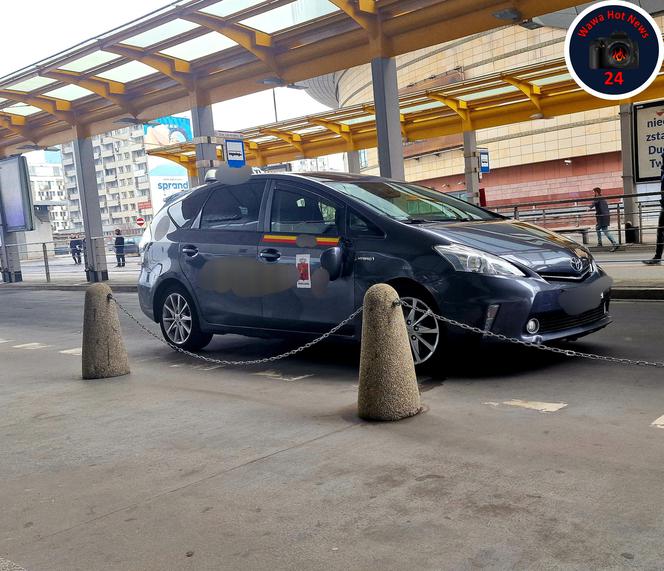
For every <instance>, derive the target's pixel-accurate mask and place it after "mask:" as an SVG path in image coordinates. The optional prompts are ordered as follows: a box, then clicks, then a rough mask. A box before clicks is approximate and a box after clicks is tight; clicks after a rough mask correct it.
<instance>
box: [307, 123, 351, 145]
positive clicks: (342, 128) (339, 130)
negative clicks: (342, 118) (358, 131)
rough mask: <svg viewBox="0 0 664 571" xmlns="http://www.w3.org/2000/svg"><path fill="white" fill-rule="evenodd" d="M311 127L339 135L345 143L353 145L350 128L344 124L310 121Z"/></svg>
mask: <svg viewBox="0 0 664 571" xmlns="http://www.w3.org/2000/svg"><path fill="white" fill-rule="evenodd" d="M309 122H310V123H311V124H313V125H318V126H319V127H324V128H325V129H327V130H328V131H331V132H332V133H334V134H336V135H339V136H340V137H341V138H342V139H343V140H344V141H346V143H349V144H351V145H352V144H353V135H352V134H351V131H350V127H349V126H348V125H345V124H344V123H335V122H334V121H326V120H325V119H310V121H309Z"/></svg>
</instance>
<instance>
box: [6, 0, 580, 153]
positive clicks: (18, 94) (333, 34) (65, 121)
mask: <svg viewBox="0 0 664 571" xmlns="http://www.w3.org/2000/svg"><path fill="white" fill-rule="evenodd" d="M574 4H575V2H574V1H569V0H547V1H546V2H543V1H542V0H186V1H179V2H174V3H171V4H169V5H168V6H166V7H165V8H163V9H161V10H158V11H156V12H153V13H151V14H149V15H148V16H146V17H144V18H141V19H139V20H135V21H133V22H131V23H129V24H127V25H125V26H122V27H120V28H116V29H114V30H112V31H110V32H108V33H106V34H103V35H100V36H98V37H96V38H93V39H91V40H88V41H86V42H84V43H82V44H79V45H77V46H75V47H73V48H71V49H70V50H67V51H64V52H61V53H59V54H56V55H55V56H52V57H50V58H47V59H45V60H43V61H40V62H39V63H37V64H35V65H32V66H29V67H27V68H25V69H22V70H19V71H17V72H15V73H13V74H11V75H9V76H6V77H4V78H1V79H0V154H9V153H11V152H15V151H16V150H17V149H18V148H19V147H20V146H22V145H25V144H26V143H36V144H40V145H52V144H58V143H63V142H66V141H69V140H71V139H72V138H73V136H74V134H76V136H79V137H80V136H87V135H92V134H98V133H103V132H106V131H110V130H112V129H117V128H118V124H117V120H118V119H121V118H127V117H129V118H131V117H135V118H138V119H141V120H150V119H154V118H157V117H160V116H163V115H170V114H172V113H178V112H183V111H186V110H188V109H190V108H191V107H192V106H194V105H203V104H207V103H215V102H218V101H224V100H228V99H232V98H235V97H239V96H242V95H246V94H249V93H254V92H257V91H261V90H263V89H266V88H269V87H273V86H275V85H288V84H290V83H294V82H297V81H301V80H305V79H309V78H312V77H315V76H319V75H322V74H325V73H330V72H333V71H338V70H340V69H347V68H350V67H353V66H356V65H359V64H362V63H366V62H368V61H370V60H371V59H372V58H374V57H377V56H396V55H399V54H403V53H407V52H411V51H414V50H417V49H421V48H425V47H428V46H432V45H436V44H440V43H443V42H446V41H449V40H453V39H457V38H460V37H464V36H468V35H471V34H474V33H478V32H482V31H486V30H490V29H493V28H497V27H500V26H504V25H506V24H512V23H519V22H521V21H522V20H524V19H529V18H532V17H534V16H538V15H541V14H542V13H545V12H552V11H556V10H561V9H564V8H569V7H571V6H574ZM109 6H110V5H109ZM28 34H29V27H26V35H28ZM31 41H40V40H39V38H33V39H32V40H31ZM14 48H15V49H20V46H14ZM73 127H75V128H76V129H75V130H74V129H72V128H73Z"/></svg>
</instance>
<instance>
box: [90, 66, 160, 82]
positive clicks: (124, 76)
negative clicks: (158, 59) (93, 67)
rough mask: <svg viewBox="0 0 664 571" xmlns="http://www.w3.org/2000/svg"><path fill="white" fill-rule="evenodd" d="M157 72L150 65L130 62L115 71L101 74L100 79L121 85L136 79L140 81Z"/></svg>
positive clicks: (110, 70) (111, 70) (114, 69)
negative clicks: (117, 82) (118, 82)
mask: <svg viewBox="0 0 664 571" xmlns="http://www.w3.org/2000/svg"><path fill="white" fill-rule="evenodd" d="M156 72H157V70H156V69H154V68H153V67H150V66H149V65H145V64H144V63H141V62H140V61H130V62H129V63H125V64H123V65H119V66H118V67H114V68H113V69H109V70H108V71H105V72H104V73H100V74H99V77H102V78H104V79H110V80H111V81H120V82H121V83H127V82H128V81H134V80H135V79H140V78H141V77H147V76H148V75H152V74H153V73H156Z"/></svg>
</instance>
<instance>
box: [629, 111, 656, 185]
mask: <svg viewBox="0 0 664 571" xmlns="http://www.w3.org/2000/svg"><path fill="white" fill-rule="evenodd" d="M633 124H634V129H633V141H632V145H633V147H632V148H633V149H634V178H635V179H636V182H648V181H655V180H659V179H660V177H661V170H662V153H664V101H655V102H653V103H642V104H638V105H634V108H633Z"/></svg>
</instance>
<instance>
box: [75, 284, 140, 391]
mask: <svg viewBox="0 0 664 571" xmlns="http://www.w3.org/2000/svg"><path fill="white" fill-rule="evenodd" d="M112 293H113V292H112V291H111V288H110V287H108V286H107V285H106V284H103V283H97V284H94V285H91V286H90V287H89V288H88V289H87V290H86V292H85V309H84V312H83V359H82V368H83V378H84V379H107V378H109V377H119V376H121V375H127V374H128V373H129V361H128V359H127V350H126V349H125V345H124V339H122V331H121V330H120V320H119V318H118V308H117V307H116V305H115V303H114V302H113V300H111V299H110V298H109V296H110V295H112Z"/></svg>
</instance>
